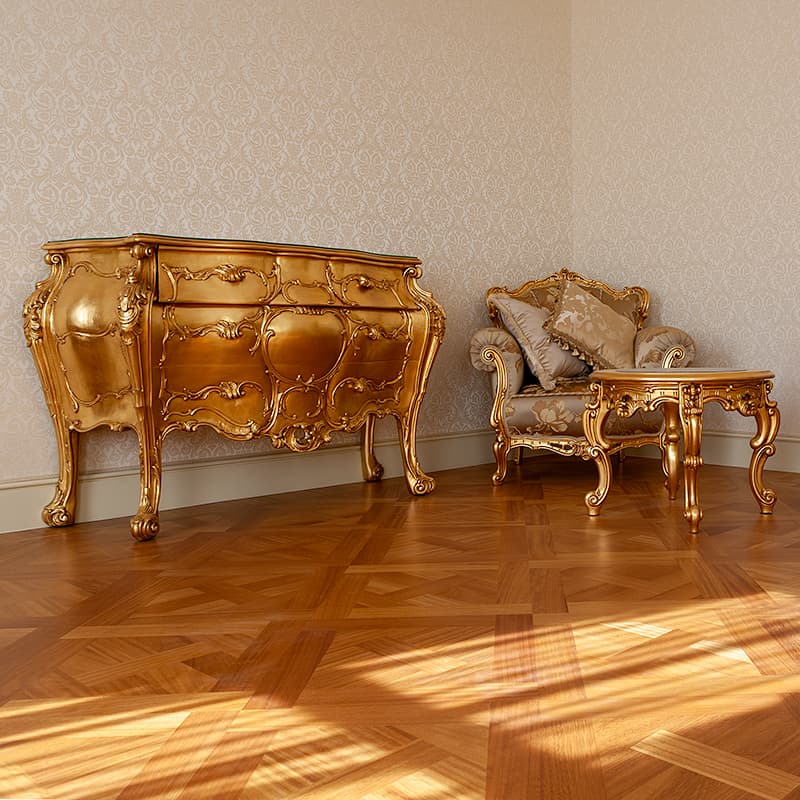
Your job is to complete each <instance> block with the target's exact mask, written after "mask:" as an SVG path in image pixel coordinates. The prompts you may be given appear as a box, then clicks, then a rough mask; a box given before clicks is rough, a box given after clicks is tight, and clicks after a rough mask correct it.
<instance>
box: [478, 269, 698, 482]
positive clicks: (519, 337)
mask: <svg viewBox="0 0 800 800" xmlns="http://www.w3.org/2000/svg"><path fill="white" fill-rule="evenodd" d="M649 304H650V297H649V294H648V292H647V290H646V289H643V288H642V287H640V286H631V287H626V288H624V289H621V290H615V289H612V288H611V287H609V286H608V285H606V284H605V283H602V282H601V281H598V280H591V279H589V278H586V277H583V276H582V275H579V274H578V273H576V272H571V271H569V270H567V269H562V270H561V271H560V272H556V273H553V274H552V275H549V276H548V277H546V278H543V279H540V280H532V281H528V282H527V283H525V284H523V285H522V286H520V287H519V288H517V289H509V288H507V287H505V286H503V287H494V288H492V289H489V291H488V292H487V293H486V306H487V311H488V314H489V320H490V321H491V323H492V327H487V328H482V329H480V330H479V331H476V332H475V333H474V334H473V336H472V339H471V341H470V357H471V360H472V364H473V366H474V367H475V368H476V369H479V370H482V371H485V372H488V373H489V374H490V378H491V382H492V390H493V394H494V399H493V402H492V409H491V416H490V424H491V426H492V428H493V429H494V432H495V442H494V456H495V460H496V462H497V469H496V471H495V473H494V475H493V476H492V481H493V482H494V483H495V484H496V485H499V484H501V483H502V482H503V480H504V479H505V476H506V472H507V469H508V456H509V454H510V452H511V451H512V450H513V449H515V448H522V447H529V448H531V449H534V450H535V449H545V450H550V451H552V452H554V453H559V454H561V455H565V456H572V455H575V456H580V457H581V458H583V459H588V458H590V455H589V453H588V449H587V448H588V442H587V440H586V438H585V436H584V433H583V424H582V417H583V411H584V408H585V406H586V402H587V401H588V400H589V399H591V397H592V393H591V388H590V385H591V370H592V369H593V368H595V367H596V368H598V369H601V368H644V367H649V368H653V367H683V366H688V365H689V364H691V362H692V360H693V358H694V354H695V345H694V340H693V339H692V337H691V336H689V334H687V333H686V332H684V331H682V330H680V329H679V328H674V327H669V326H657V327H649V328H648V327H645V321H646V319H647V312H648V309H649ZM663 427H664V425H663V416H662V414H661V412H660V411H656V412H650V413H643V412H641V411H638V412H636V413H635V414H633V415H632V416H630V417H625V418H623V417H617V416H616V415H612V416H611V417H610V418H609V420H608V423H607V427H606V431H607V433H608V434H609V435H610V436H611V437H612V438H613V439H614V441H615V446H614V448H613V450H612V451H611V452H618V451H620V450H622V449H623V448H627V447H640V446H641V445H645V444H654V445H658V446H662V444H663V442H662V434H663ZM662 452H663V446H662Z"/></svg>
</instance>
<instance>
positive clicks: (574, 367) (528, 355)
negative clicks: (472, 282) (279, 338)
mask: <svg viewBox="0 0 800 800" xmlns="http://www.w3.org/2000/svg"><path fill="white" fill-rule="evenodd" d="M491 302H492V305H493V306H494V307H495V308H496V309H497V310H498V311H499V312H500V317H501V318H502V320H503V325H504V326H505V328H506V330H507V331H508V332H509V333H510V334H511V335H512V336H513V337H514V338H515V339H516V340H517V343H518V344H519V347H520V350H522V355H523V356H524V357H525V362H526V363H527V365H528V367H529V368H530V370H531V372H533V374H534V375H536V378H537V379H538V381H539V383H540V384H541V385H542V388H544V389H548V390H549V389H555V387H556V379H557V378H573V377H575V376H576V375H583V374H584V373H585V372H586V370H587V367H586V364H585V362H583V361H581V360H580V359H578V358H576V357H575V356H573V355H571V354H570V353H568V352H567V351H566V350H564V348H563V347H561V346H560V345H559V344H557V343H556V342H554V341H553V340H552V339H551V338H550V334H549V333H547V331H545V330H544V328H543V327H542V325H543V324H544V322H545V320H546V319H547V318H548V317H549V316H550V312H549V311H548V310H547V309H545V308H539V306H534V305H531V304H530V303H526V302H524V301H522V300H517V299H516V298H514V297H509V296H508V295H504V294H492V297H491Z"/></svg>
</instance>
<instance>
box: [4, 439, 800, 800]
mask: <svg viewBox="0 0 800 800" xmlns="http://www.w3.org/2000/svg"><path fill="white" fill-rule="evenodd" d="M491 472H492V469H491V467H490V466H489V465H485V466H481V467H470V468H465V469H460V470H452V471H448V472H443V473H440V474H438V475H437V481H438V488H437V489H436V491H435V492H433V493H432V494H430V495H428V496H425V497H419V498H417V497H412V496H410V495H409V494H408V492H407V491H406V488H405V482H404V480H403V479H401V478H400V479H390V480H386V481H382V482H380V483H376V484H365V483H358V484H352V485H348V486H341V487H334V488H325V489H319V490H316V489H315V490H309V491H305V492H296V493H287V494H284V495H271V496H266V497H262V498H250V499H247V500H242V501H235V502H231V503H215V504H210V505H208V506H197V507H193V508H190V509H182V510H181V509H177V510H171V511H165V512H163V513H162V530H161V533H160V535H159V538H158V539H157V540H156V541H155V542H151V543H141V544H137V543H132V542H131V541H130V538H129V534H128V529H127V520H125V519H120V520H109V521H104V522H96V523H87V524H82V525H76V526H74V527H72V528H69V529H64V530H60V531H51V530H49V529H42V530H36V531H27V532H19V533H11V534H4V535H3V536H2V537H0V548H2V553H3V558H2V559H0V594H2V597H3V603H2V604H0V605H1V606H2V607H0V797H13V798H25V800H34V798H41V800H44V799H45V798H46V799H47V800H65V799H66V798H69V800H72V798H75V800H106V799H107V800H112V798H113V799H114V800H117V799H118V798H122V800H131V798H140V799H141V800H145V798H147V800H150V799H151V798H152V800H156V799H157V800H162V798H175V799H176V800H200V799H201V798H211V797H213V798H214V800H268V798H280V800H287V798H296V800H303V799H304V798H316V799H317V800H321V799H322V798H325V800H332V799H333V798H344V799H345V800H412V799H413V800H421V798H428V797H430V798H436V800H455V799H456V798H457V800H473V799H474V800H480V799H481V798H490V799H493V800H496V799H501V800H526V798H537V800H540V799H541V800H556V798H564V799H565V800H584V798H586V800H603V799H604V798H605V800H641V798H642V797H686V798H693V800H694V798H700V797H702V798H703V800H751V799H752V797H754V796H756V797H764V798H768V800H773V798H779V797H780V798H793V797H798V798H800V777H798V776H800V580H798V576H800V555H798V554H799V553H800V481H798V480H797V477H796V476H794V475H790V474H784V473H770V475H769V485H770V486H772V487H774V488H775V490H776V491H777V493H778V496H779V498H780V499H779V502H778V504H777V506H776V509H775V514H774V515H772V516H771V517H764V516H762V515H761V514H759V513H758V509H757V507H756V506H755V504H754V503H753V502H752V498H751V497H749V495H747V494H746V493H744V492H743V487H744V488H746V485H747V474H746V470H739V469H734V468H725V467H716V466H714V465H704V467H703V475H702V487H701V494H702V497H703V507H704V510H705V517H704V520H703V525H702V529H701V533H700V534H699V535H698V536H691V535H689V534H688V532H687V530H686V523H685V520H684V519H683V516H682V506H681V504H680V502H677V503H670V501H669V500H668V499H667V498H666V497H665V492H664V488H663V474H662V473H661V468H660V464H659V463H658V461H656V460H649V459H641V458H628V459H626V461H625V462H624V464H623V465H622V468H621V469H618V470H617V472H615V482H614V486H613V487H612V492H611V494H610V496H609V500H608V502H607V503H606V506H604V508H603V511H602V513H601V515H600V516H599V517H597V518H593V519H590V518H589V517H588V516H587V515H586V513H585V507H584V503H583V498H584V495H585V493H586V491H588V490H589V489H590V488H593V486H594V485H595V483H596V470H595V469H594V466H593V465H592V464H584V463H583V462H577V463H576V460H575V459H564V458H561V457H559V456H555V455H552V456H549V455H545V456H542V457H534V458H526V459H524V460H523V462H522V464H520V465H517V464H513V465H510V467H509V475H508V478H507V480H506V482H505V483H504V484H503V485H502V486H500V487H494V486H493V485H492V484H491Z"/></svg>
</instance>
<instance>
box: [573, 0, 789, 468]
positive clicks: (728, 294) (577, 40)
mask: <svg viewBox="0 0 800 800" xmlns="http://www.w3.org/2000/svg"><path fill="white" fill-rule="evenodd" d="M798 31H800V4H798V3H796V2H792V0H765V2H759V1H758V0H703V2H696V1H693V0H667V2H642V0H603V2H602V3H597V2H595V1H594V0H573V2H572V136H573V174H574V186H573V191H574V194H573V196H574V222H573V225H574V259H575V264H576V268H577V269H579V270H580V269H589V268H590V269H592V270H594V271H597V272H598V273H599V274H600V275H602V276H603V277H604V278H605V279H609V280H611V279H613V280H614V281H615V282H618V283H631V282H641V283H642V284H643V285H644V286H647V287H648V288H649V289H650V290H651V291H652V292H653V309H652V313H651V321H652V322H654V323H658V322H659V321H661V320H663V321H665V322H668V323H669V324H674V325H678V326H680V327H683V328H685V329H686V330H687V331H689V332H690V333H692V335H693V336H694V338H695V339H696V341H697V345H698V351H697V358H696V363H698V364H703V365H705V366H729V367H744V368H750V367H752V368H765V369H770V370H772V371H774V372H775V373H776V381H775V391H774V393H773V397H774V399H776V400H778V402H779V404H780V409H781V432H780V438H781V439H782V440H784V441H785V440H791V439H794V440H795V441H796V440H797V437H798V434H800V368H799V367H798V362H797V355H796V354H797V349H798V341H800V315H798V297H797V294H798V291H797V285H798V284H797V280H798V275H799V274H800V224H798V221H800V91H798V87H799V86H800V47H798ZM710 412H711V413H708V414H706V415H705V422H704V425H705V428H706V429H707V430H716V431H736V432H745V431H746V432H748V433H751V432H752V431H753V424H752V420H748V419H745V418H743V417H740V416H739V415H737V414H723V413H722V412H721V411H720V410H719V409H718V408H717V407H716V406H712V407H711V408H710ZM779 449H781V448H780V445H779ZM798 470H799V471H800V465H798Z"/></svg>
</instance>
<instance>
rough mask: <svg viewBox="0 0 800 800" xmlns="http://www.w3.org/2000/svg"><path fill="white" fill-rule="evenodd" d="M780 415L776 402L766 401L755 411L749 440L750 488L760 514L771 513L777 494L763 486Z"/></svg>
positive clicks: (773, 448) (773, 451) (773, 449)
mask: <svg viewBox="0 0 800 800" xmlns="http://www.w3.org/2000/svg"><path fill="white" fill-rule="evenodd" d="M780 421H781V415H780V412H779V411H778V407H777V404H775V403H773V402H771V401H767V404H766V405H762V406H761V407H760V408H759V409H758V411H757V412H756V424H757V426H758V428H757V432H756V435H755V436H754V437H753V439H752V440H751V441H750V447H752V448H753V455H752V456H751V458H750V489H751V490H752V492H753V495H754V496H755V498H756V502H757V503H758V505H759V507H760V508H761V513H762V514H771V513H772V510H773V508H774V507H775V502H776V501H777V499H778V496H777V495H776V494H775V492H774V491H773V490H772V489H767V488H766V487H765V486H764V464H765V462H766V460H767V459H768V458H769V457H770V456H771V455H773V454H774V453H775V445H774V444H773V443H774V441H775V437H776V436H777V435H778V428H779V427H780Z"/></svg>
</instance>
